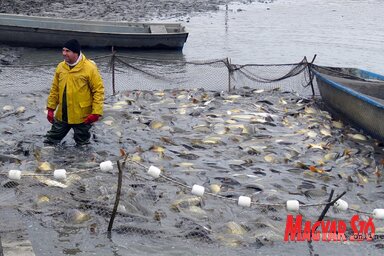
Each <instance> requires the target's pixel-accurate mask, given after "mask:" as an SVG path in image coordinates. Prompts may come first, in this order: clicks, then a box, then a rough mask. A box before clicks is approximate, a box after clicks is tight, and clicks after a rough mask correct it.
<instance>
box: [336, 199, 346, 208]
mask: <svg viewBox="0 0 384 256" xmlns="http://www.w3.org/2000/svg"><path fill="white" fill-rule="evenodd" d="M333 206H334V207H335V208H336V209H338V210H340V211H346V210H347V209H348V203H347V202H346V201H344V200H343V199H339V200H337V201H336V202H335V203H334V205H333Z"/></svg>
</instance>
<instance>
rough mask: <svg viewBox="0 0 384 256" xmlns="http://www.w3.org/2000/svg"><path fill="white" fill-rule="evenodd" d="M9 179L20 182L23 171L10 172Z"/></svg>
mask: <svg viewBox="0 0 384 256" xmlns="http://www.w3.org/2000/svg"><path fill="white" fill-rule="evenodd" d="M8 178H10V179H11V180H20V179H21V171H20V170H9V172H8Z"/></svg>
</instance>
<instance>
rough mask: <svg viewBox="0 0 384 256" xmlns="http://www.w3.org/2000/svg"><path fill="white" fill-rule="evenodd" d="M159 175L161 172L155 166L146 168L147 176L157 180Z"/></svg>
mask: <svg viewBox="0 0 384 256" xmlns="http://www.w3.org/2000/svg"><path fill="white" fill-rule="evenodd" d="M160 173H161V170H160V169H159V168H157V167H156V166H153V165H151V166H150V167H149V168H148V174H149V175H151V176H152V177H153V178H159V176H160Z"/></svg>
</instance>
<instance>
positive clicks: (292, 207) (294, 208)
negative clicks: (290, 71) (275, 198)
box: [287, 200, 300, 212]
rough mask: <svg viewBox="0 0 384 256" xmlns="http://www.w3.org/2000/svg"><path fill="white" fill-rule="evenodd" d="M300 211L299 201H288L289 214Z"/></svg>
mask: <svg viewBox="0 0 384 256" xmlns="http://www.w3.org/2000/svg"><path fill="white" fill-rule="evenodd" d="M299 209H300V203H299V201H297V200H288V201H287V210H288V211H289V212H298V211H299Z"/></svg>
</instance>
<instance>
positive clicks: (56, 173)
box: [53, 169, 67, 180]
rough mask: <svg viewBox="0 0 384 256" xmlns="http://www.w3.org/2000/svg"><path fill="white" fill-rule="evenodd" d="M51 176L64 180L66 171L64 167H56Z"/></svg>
mask: <svg viewBox="0 0 384 256" xmlns="http://www.w3.org/2000/svg"><path fill="white" fill-rule="evenodd" d="M53 177H55V179H57V180H65V179H66V178H67V171H66V170H65V169H57V170H55V171H54V172H53Z"/></svg>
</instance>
